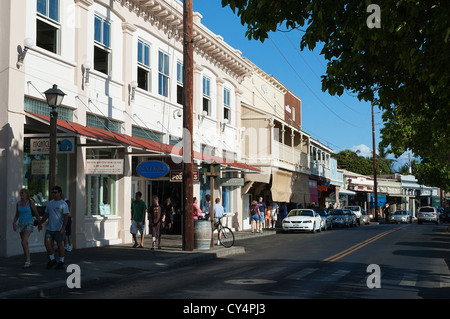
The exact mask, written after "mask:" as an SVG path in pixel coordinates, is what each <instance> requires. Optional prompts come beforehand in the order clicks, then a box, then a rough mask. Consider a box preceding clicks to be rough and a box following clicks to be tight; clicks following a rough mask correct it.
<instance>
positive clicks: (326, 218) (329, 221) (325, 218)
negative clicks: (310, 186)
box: [314, 209, 333, 230]
mask: <svg viewBox="0 0 450 319" xmlns="http://www.w3.org/2000/svg"><path fill="white" fill-rule="evenodd" d="M314 211H315V212H316V213H318V214H319V215H320V217H321V218H322V229H323V230H328V229H333V218H332V217H331V216H330V215H328V213H327V211H326V210H325V209H314Z"/></svg>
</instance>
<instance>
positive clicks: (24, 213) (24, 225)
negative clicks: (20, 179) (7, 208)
mask: <svg viewBox="0 0 450 319" xmlns="http://www.w3.org/2000/svg"><path fill="white" fill-rule="evenodd" d="M33 216H34V218H36V220H37V221H39V220H40V216H39V213H38V211H37V209H36V206H35V205H34V203H33V201H32V200H30V192H29V191H28V189H26V188H22V189H21V190H20V200H19V201H18V202H17V204H16V215H15V216H14V220H13V229H14V230H15V231H17V232H19V234H20V242H21V244H22V249H23V254H24V255H25V264H24V265H23V267H24V268H29V267H31V257H30V249H29V246H28V239H29V238H30V235H31V233H32V232H33V228H34V220H33Z"/></svg>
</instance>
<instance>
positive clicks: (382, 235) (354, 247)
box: [322, 225, 408, 263]
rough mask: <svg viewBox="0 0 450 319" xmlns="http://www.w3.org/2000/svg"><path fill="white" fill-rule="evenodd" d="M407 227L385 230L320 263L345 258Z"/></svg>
mask: <svg viewBox="0 0 450 319" xmlns="http://www.w3.org/2000/svg"><path fill="white" fill-rule="evenodd" d="M407 226H408V225H405V226H402V227H399V228H395V229H391V230H387V231H385V232H382V233H380V234H378V235H376V236H373V237H371V238H369V239H366V240H365V241H363V242H360V243H358V244H356V245H353V246H352V247H350V248H347V249H345V250H343V251H341V252H339V253H337V254H335V255H333V256H330V257H328V258H325V259H323V260H322V262H327V263H331V262H333V261H336V260H339V259H341V258H342V257H345V256H347V255H349V254H351V253H353V252H355V251H357V250H358V249H361V248H362V247H364V246H367V245H368V244H370V243H373V242H374V241H376V240H378V239H380V238H382V237H384V236H386V235H389V234H390V233H393V232H395V231H397V230H400V229H402V228H405V227H407Z"/></svg>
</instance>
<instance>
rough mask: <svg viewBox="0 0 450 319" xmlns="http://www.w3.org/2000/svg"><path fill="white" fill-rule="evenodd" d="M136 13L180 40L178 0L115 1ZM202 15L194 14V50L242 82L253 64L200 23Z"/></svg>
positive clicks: (181, 31)
mask: <svg viewBox="0 0 450 319" xmlns="http://www.w3.org/2000/svg"><path fill="white" fill-rule="evenodd" d="M114 1H115V2H118V3H120V4H121V5H122V6H124V7H126V8H128V9H129V10H130V11H132V12H134V13H135V14H136V15H138V16H140V17H142V18H143V19H144V20H146V21H149V22H150V23H152V24H153V25H155V26H156V27H158V28H159V29H161V30H163V31H164V32H166V33H168V34H169V33H170V34H171V36H172V37H173V38H175V39H176V40H177V41H179V42H182V41H183V3H182V2H181V1H179V0H171V1H166V0H114ZM201 18H202V15H201V14H200V13H198V12H195V13H194V50H195V52H196V53H197V54H199V55H200V56H202V57H204V58H205V59H207V60H209V61H210V62H211V63H212V64H214V65H216V66H217V67H218V68H221V69H224V70H225V71H226V72H227V73H228V74H229V75H230V76H231V77H233V78H235V79H236V80H238V81H239V82H241V81H242V80H243V79H244V77H246V76H249V75H250V74H251V72H252V71H253V67H252V64H250V63H249V62H248V61H247V60H246V59H244V58H243V57H242V52H241V51H239V50H236V49H233V48H232V47H231V46H229V45H228V44H227V43H226V42H225V41H224V40H223V38H222V37H221V36H220V35H216V34H214V33H213V32H211V31H210V30H209V29H208V28H206V27H205V26H204V25H202V24H201Z"/></svg>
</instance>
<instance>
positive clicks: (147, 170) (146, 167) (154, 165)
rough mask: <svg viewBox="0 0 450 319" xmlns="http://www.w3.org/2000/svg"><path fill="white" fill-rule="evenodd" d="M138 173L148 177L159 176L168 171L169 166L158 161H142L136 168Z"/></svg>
mask: <svg viewBox="0 0 450 319" xmlns="http://www.w3.org/2000/svg"><path fill="white" fill-rule="evenodd" d="M136 171H137V172H138V173H139V175H141V176H144V177H149V178H155V177H161V176H164V175H166V174H167V173H168V172H169V166H167V164H166V163H163V162H160V161H147V162H142V163H141V164H139V165H138V167H137V168H136Z"/></svg>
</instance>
